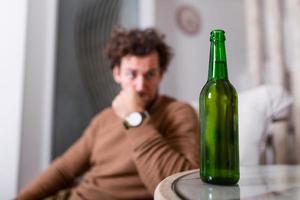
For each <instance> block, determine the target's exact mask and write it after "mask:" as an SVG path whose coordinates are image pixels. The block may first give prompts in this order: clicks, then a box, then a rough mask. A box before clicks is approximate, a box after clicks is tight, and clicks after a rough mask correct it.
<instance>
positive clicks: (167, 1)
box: [155, 0, 250, 102]
mask: <svg viewBox="0 0 300 200" xmlns="http://www.w3.org/2000/svg"><path fill="white" fill-rule="evenodd" d="M181 5H191V6H193V7H195V8H196V9H197V11H198V13H199V15H200V18H201V28H200V29H201V30H200V32H199V33H198V34H196V35H193V36H189V35H187V34H185V33H183V32H182V31H181V30H180V29H179V28H178V25H177V23H176V21H175V12H176V10H177V8H178V7H179V6H181ZM155 9H156V10H155V12H156V19H155V26H156V27H158V28H159V29H160V30H162V31H163V32H164V33H166V35H167V41H168V42H169V43H170V44H171V46H172V47H174V50H175V57H174V60H173V62H172V63H171V66H170V69H169V72H168V73H167V75H166V77H165V80H164V82H163V85H162V92H163V93H166V94H169V95H172V96H175V97H177V98H179V99H182V100H186V101H189V102H190V101H193V100H196V101H197V99H198V96H199V93H200V90H201V88H202V87H203V86H204V84H205V82H206V80H207V73H208V59H209V45H210V41H209V34H210V31H211V30H213V29H216V28H218V29H224V30H225V32H226V37H227V40H226V51H227V65H228V73H229V79H230V81H231V82H232V83H233V85H234V86H235V87H236V89H237V90H244V89H246V88H248V87H250V85H249V81H248V80H249V77H248V69H247V67H246V49H245V27H244V14H243V9H244V6H243V1H239V0H227V1H219V0H176V1H174V0H164V1H159V0H157V1H156V5H155Z"/></svg>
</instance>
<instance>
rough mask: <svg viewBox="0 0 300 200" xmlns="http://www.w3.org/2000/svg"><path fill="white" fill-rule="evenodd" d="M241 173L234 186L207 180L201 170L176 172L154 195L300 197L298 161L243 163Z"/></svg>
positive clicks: (171, 199)
mask: <svg viewBox="0 0 300 200" xmlns="http://www.w3.org/2000/svg"><path fill="white" fill-rule="evenodd" d="M240 174H241V175H240V177H241V178H240V181H239V183H238V184H237V185H234V186H221V185H212V184H207V183H204V182H202V181H201V179H200V178H199V170H191V171H186V172H181V173H178V174H174V175H172V176H169V177H167V178H166V179H164V180H163V181H161V182H160V184H159V185H158V186H157V188H156V190H155V193H154V199H155V200H179V199H188V200H193V199H195V200H201V199H204V200H207V199H247V200H252V199H253V200H254V199H289V200H290V199H295V200H299V199H300V166H298V165H291V166H288V165H267V166H252V167H250V166H249V167H241V169H240Z"/></svg>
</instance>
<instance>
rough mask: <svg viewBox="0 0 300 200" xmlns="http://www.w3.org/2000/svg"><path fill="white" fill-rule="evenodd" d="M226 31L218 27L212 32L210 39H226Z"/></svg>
mask: <svg viewBox="0 0 300 200" xmlns="http://www.w3.org/2000/svg"><path fill="white" fill-rule="evenodd" d="M225 39H226V38H225V31H224V30H222V29H216V30H213V31H211V32H210V41H222V42H223V41H225Z"/></svg>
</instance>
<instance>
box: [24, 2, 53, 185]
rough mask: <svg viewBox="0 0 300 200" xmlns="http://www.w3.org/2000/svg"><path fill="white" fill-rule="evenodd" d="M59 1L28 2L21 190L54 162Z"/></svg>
mask: <svg viewBox="0 0 300 200" xmlns="http://www.w3.org/2000/svg"><path fill="white" fill-rule="evenodd" d="M56 10H57V6H56V1H55V0H43V1H40V0H28V23H27V38H26V41H27V42H26V62H25V63H26V71H25V81H24V109H23V116H22V118H23V123H22V142H21V153H20V171H19V188H21V187H23V186H24V185H25V184H26V183H28V182H29V181H31V180H32V179H33V178H34V177H35V176H37V175H38V174H39V173H40V172H41V170H42V169H44V168H46V167H47V166H48V164H49V162H50V150H51V149H50V147H51V125H52V124H51V123H52V100H53V94H52V93H53V88H54V69H55V68H54V66H55V37H56Z"/></svg>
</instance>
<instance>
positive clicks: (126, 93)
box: [112, 87, 145, 119]
mask: <svg viewBox="0 0 300 200" xmlns="http://www.w3.org/2000/svg"><path fill="white" fill-rule="evenodd" d="M112 108H113V109H114V111H115V112H116V114H117V115H118V116H119V117H120V118H121V119H125V118H126V117H127V115H128V114H130V113H132V112H143V111H144V109H145V102H144V101H143V100H142V98H141V97H140V96H139V94H138V93H137V92H136V91H135V90H134V89H133V88H132V87H130V88H128V89H127V90H122V91H121V92H120V93H119V94H118V95H117V96H116V97H115V99H114V100H113V102H112Z"/></svg>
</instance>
